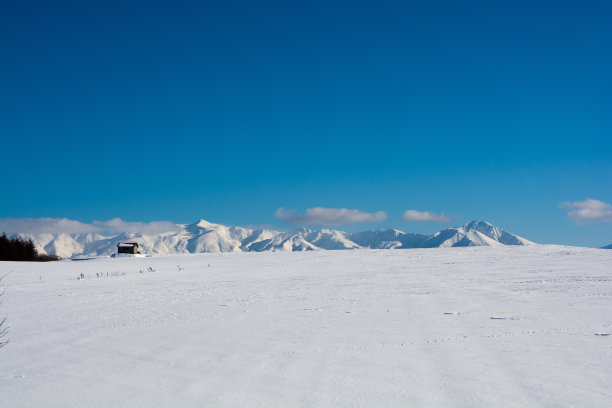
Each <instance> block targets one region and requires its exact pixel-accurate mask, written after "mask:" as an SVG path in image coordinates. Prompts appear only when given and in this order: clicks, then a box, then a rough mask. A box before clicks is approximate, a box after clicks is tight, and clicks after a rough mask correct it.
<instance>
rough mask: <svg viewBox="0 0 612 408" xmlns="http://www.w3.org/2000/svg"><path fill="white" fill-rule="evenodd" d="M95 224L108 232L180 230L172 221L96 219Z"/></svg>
mask: <svg viewBox="0 0 612 408" xmlns="http://www.w3.org/2000/svg"><path fill="white" fill-rule="evenodd" d="M93 224H94V225H95V226H97V227H99V228H100V229H101V230H104V231H108V232H138V233H141V234H156V233H160V232H169V231H178V230H179V227H178V226H177V225H176V224H174V223H173V222H170V221H152V222H128V221H123V220H122V219H121V218H113V219H110V220H108V221H94V222H93Z"/></svg>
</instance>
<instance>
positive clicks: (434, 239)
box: [21, 220, 533, 258]
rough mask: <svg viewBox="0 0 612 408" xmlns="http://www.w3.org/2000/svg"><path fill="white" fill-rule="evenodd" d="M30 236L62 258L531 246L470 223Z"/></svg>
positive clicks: (201, 226) (200, 225) (196, 227)
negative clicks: (424, 231) (406, 228)
mask: <svg viewBox="0 0 612 408" xmlns="http://www.w3.org/2000/svg"><path fill="white" fill-rule="evenodd" d="M21 236H22V237H23V238H26V239H27V238H31V239H32V241H33V242H34V245H35V247H36V249H37V250H38V251H39V252H40V253H45V254H50V255H59V256H60V257H62V258H74V257H95V256H108V255H111V254H113V253H116V252H117V247H116V246H117V243H118V242H137V243H138V245H139V248H140V251H141V252H143V253H148V254H184V253H191V254H194V253H205V252H264V251H270V252H277V251H318V250H339V249H358V248H375V249H392V248H398V249H399V248H433V247H449V246H497V245H532V244H533V243H532V242H530V241H528V240H526V239H524V238H521V237H519V236H516V235H514V234H511V233H509V232H506V231H504V230H501V229H499V228H497V227H494V226H493V225H491V224H489V223H488V222H485V221H472V222H469V223H467V224H465V225H464V226H462V227H455V228H447V229H445V230H442V231H440V232H438V233H436V234H433V235H431V236H427V235H421V234H407V233H404V232H402V231H399V230H395V229H390V230H380V231H367V232H361V233H357V234H347V233H345V232H342V231H337V230H332V229H322V230H320V231H315V230H311V229H307V228H300V229H297V230H295V231H291V232H278V231H272V230H254V229H249V228H241V227H227V226H225V225H220V224H213V223H210V222H208V221H205V220H200V221H198V222H196V223H194V224H188V225H180V226H177V228H176V229H174V230H171V231H167V232H163V233H155V234H148V235H147V234H143V233H121V234H119V235H116V236H102V235H98V234H91V233H88V234H72V235H70V234H66V233H62V234H56V235H54V234H49V233H45V234H21Z"/></svg>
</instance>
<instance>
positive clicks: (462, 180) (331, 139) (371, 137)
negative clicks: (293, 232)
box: [0, 1, 612, 246]
mask: <svg viewBox="0 0 612 408" xmlns="http://www.w3.org/2000/svg"><path fill="white" fill-rule="evenodd" d="M330 3H331V2H316V1H311V2H299V3H298V2H276V3H275V2H231V1H221V2H125V1H123V2H109V1H104V2H95V1H92V2H61V1H60V2H53V3H49V2H28V1H23V2H13V4H5V5H3V12H2V13H0V19H1V20H2V21H1V24H0V46H1V50H2V58H1V59H0V78H1V79H0V85H1V92H0V143H1V145H0V155H1V156H0V159H1V163H0V166H1V167H0V171H1V176H0V183H1V184H0V186H1V192H2V194H1V195H2V199H1V200H0V218H38V217H52V218H68V219H71V220H79V221H82V222H92V221H94V220H108V219H111V218H115V217H120V218H122V219H124V220H128V221H139V222H150V221H161V220H172V221H174V222H179V223H188V222H193V221H195V220H197V219H199V218H205V219H207V220H209V221H213V222H218V223H223V224H230V225H266V224H271V225H275V226H277V227H278V228H290V226H289V225H287V224H286V222H287V220H288V218H286V217H285V218H278V217H277V216H275V214H277V215H278V213H277V210H278V209H279V208H281V207H282V208H284V209H292V210H297V211H296V212H295V213H294V215H295V214H298V215H299V214H304V213H305V211H307V210H308V209H312V208H315V207H322V208H329V209H341V208H346V209H354V210H358V211H361V212H364V213H376V212H378V211H383V212H384V213H385V214H386V219H382V218H380V217H378V218H373V221H369V222H368V221H365V222H359V223H350V222H347V223H343V224H341V225H337V226H335V228H339V229H344V230H349V231H357V230H366V229H375V228H387V227H394V228H398V229H401V230H404V231H411V232H426V233H427V232H434V231H437V230H439V229H441V228H443V227H446V226H454V225H459V224H463V223H464V222H466V221H469V220H472V219H485V220H488V221H490V222H492V223H493V224H495V225H497V226H500V227H502V228H505V229H508V230H509V231H511V232H515V233H517V234H519V235H522V236H524V237H526V238H528V239H530V240H533V241H536V242H541V243H563V244H572V245H586V246H603V245H605V244H609V243H611V242H612V223H611V222H609V221H610V216H609V214H610V213H609V207H606V204H609V203H611V202H612V182H610V180H611V176H612V141H611V140H612V113H611V112H612V52H610V50H611V49H612V44H611V42H612V25H611V24H610V21H612V3H610V2H608V1H580V2H578V1H575V2H563V1H556V2H538V1H529V2H527V1H513V2H490V1H482V2H479V1H474V2H450V1H437V2H436V1H432V2H414V3H410V2H385V1H376V2H360V1H351V2H333V4H330ZM587 199H593V200H598V202H601V203H603V207H602V208H603V209H600V210H601V211H600V212H599V213H598V212H597V210H595V215H594V216H593V215H592V214H593V213H589V214H591V215H588V214H587V215H586V216H585V217H582V218H580V217H577V216H574V217H570V216H568V212H570V211H572V206H571V205H568V204H565V205H562V203H566V202H575V203H585V202H586V201H585V200H587ZM587 203H588V202H587ZM580 205H583V204H576V205H574V206H573V210H574V211H575V210H576V209H580V208H582V209H583V210H584V208H583V207H584V205H586V204H584V205H583V207H580ZM406 210H417V211H420V212H425V211H427V212H431V213H432V214H436V215H441V214H444V216H445V218H443V219H440V218H438V221H425V222H415V221H410V222H408V221H405V220H404V219H403V218H402V214H403V213H404V212H405V211H406ZM587 210H588V209H587ZM365 219H368V218H367V217H366V218H365ZM298 220H304V218H303V217H302V218H299V217H298ZM361 220H362V221H363V218H362V219H361ZM291 227H292V226H291Z"/></svg>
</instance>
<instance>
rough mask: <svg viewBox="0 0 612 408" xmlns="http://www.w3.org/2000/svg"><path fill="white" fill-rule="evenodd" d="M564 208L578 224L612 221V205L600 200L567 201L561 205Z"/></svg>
mask: <svg viewBox="0 0 612 408" xmlns="http://www.w3.org/2000/svg"><path fill="white" fill-rule="evenodd" d="M561 207H562V208H567V209H569V210H570V211H568V213H567V215H568V216H570V217H571V218H572V219H573V220H574V221H575V222H576V223H577V224H584V223H585V222H588V221H612V205H610V204H609V203H605V202H603V201H599V200H593V199H592V198H588V199H586V200H584V201H566V202H564V203H561Z"/></svg>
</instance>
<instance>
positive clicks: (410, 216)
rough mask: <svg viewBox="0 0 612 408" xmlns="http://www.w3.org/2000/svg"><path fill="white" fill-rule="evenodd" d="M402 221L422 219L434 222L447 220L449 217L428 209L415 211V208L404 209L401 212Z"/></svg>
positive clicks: (420, 220) (418, 220)
mask: <svg viewBox="0 0 612 408" xmlns="http://www.w3.org/2000/svg"><path fill="white" fill-rule="evenodd" d="M402 218H403V219H404V221H409V222H422V221H435V222H448V221H450V217H447V216H446V215H444V213H441V214H435V213H432V212H429V211H417V210H406V211H404V214H402Z"/></svg>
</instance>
